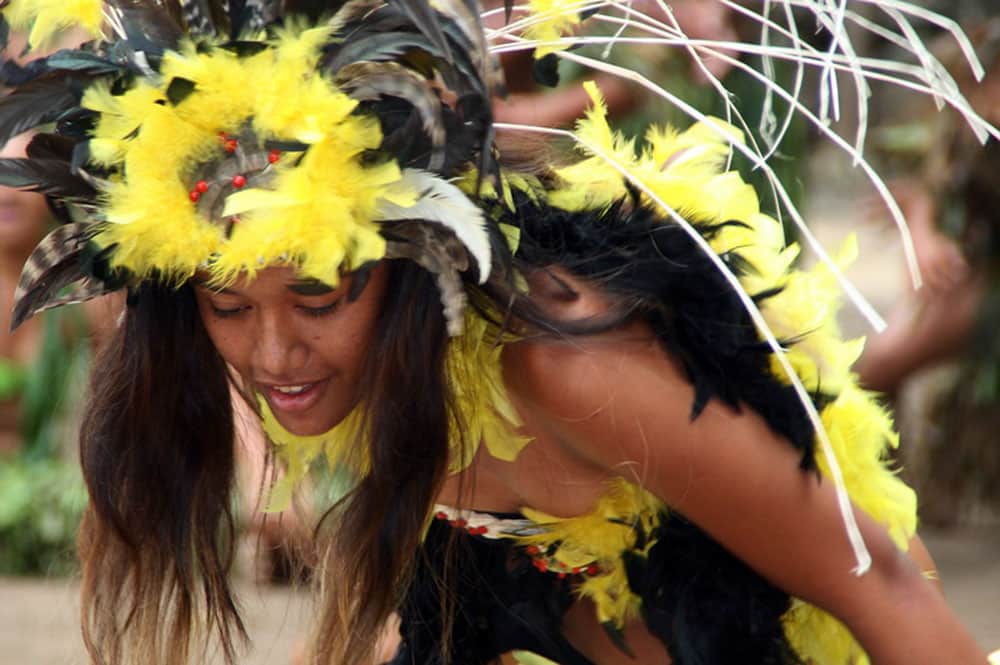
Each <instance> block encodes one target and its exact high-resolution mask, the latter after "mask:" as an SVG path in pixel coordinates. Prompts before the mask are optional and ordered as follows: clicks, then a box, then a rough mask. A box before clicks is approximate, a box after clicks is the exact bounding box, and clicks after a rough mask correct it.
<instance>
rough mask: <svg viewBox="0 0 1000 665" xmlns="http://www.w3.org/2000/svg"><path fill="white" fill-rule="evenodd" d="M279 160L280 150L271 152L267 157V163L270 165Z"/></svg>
mask: <svg viewBox="0 0 1000 665" xmlns="http://www.w3.org/2000/svg"><path fill="white" fill-rule="evenodd" d="M279 159H281V151H280V150H272V151H271V152H270V153H268V155H267V161H268V162H270V163H271V164H274V163H275V162H277V161H278V160H279Z"/></svg>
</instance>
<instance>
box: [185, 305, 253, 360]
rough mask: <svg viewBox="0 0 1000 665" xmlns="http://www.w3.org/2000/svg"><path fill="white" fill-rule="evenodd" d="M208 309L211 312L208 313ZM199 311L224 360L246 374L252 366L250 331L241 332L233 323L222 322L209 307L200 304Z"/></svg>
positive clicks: (213, 343)
mask: <svg viewBox="0 0 1000 665" xmlns="http://www.w3.org/2000/svg"><path fill="white" fill-rule="evenodd" d="M206 309H209V311H207V312H206ZM198 311H199V312H200V313H201V321H202V325H203V326H204V327H205V332H207V333H208V338H209V339H210V340H211V341H212V345H213V346H215V350H216V351H218V353H219V355H220V356H222V359H223V360H225V361H226V363H227V364H229V365H231V366H232V367H234V368H235V369H236V370H237V371H239V372H240V374H245V373H246V372H245V370H246V368H247V367H249V364H250V344H249V341H250V340H251V339H252V336H251V335H249V334H247V332H248V331H246V330H241V329H240V326H238V325H236V324H235V323H233V322H231V321H225V320H220V319H219V318H218V317H216V316H214V315H213V314H212V313H211V311H210V308H209V307H208V305H206V304H205V303H203V302H201V301H200V300H199V302H198Z"/></svg>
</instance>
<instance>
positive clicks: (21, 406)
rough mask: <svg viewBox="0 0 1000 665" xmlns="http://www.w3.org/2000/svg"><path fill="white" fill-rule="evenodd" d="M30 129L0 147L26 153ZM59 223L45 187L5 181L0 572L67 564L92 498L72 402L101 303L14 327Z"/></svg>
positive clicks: (1, 195) (12, 154)
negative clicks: (32, 266) (16, 306)
mask: <svg viewBox="0 0 1000 665" xmlns="http://www.w3.org/2000/svg"><path fill="white" fill-rule="evenodd" d="M30 139H31V136H30V135H27V134H25V135H21V136H18V137H16V138H14V139H12V140H11V141H9V142H8V143H7V145H5V146H4V147H3V150H2V152H0V157H3V158H16V157H24V156H25V148H26V147H27V145H28V142H29V141H30ZM53 223H54V222H53V220H52V218H51V216H50V214H49V209H48V207H47V205H46V203H45V200H44V199H43V198H42V196H41V195H39V194H34V193H30V192H21V191H16V190H12V189H9V188H6V187H0V574H28V573H41V574H48V573H60V572H64V571H65V570H67V568H68V567H69V566H70V565H71V562H72V561H73V543H74V539H75V535H76V525H77V522H78V521H79V516H80V514H81V512H82V510H83V505H84V502H85V495H84V489H83V485H82V480H81V478H80V472H79V470H78V464H77V462H76V460H75V458H74V456H73V455H72V452H71V448H72V446H71V442H72V441H73V440H74V432H73V429H74V427H73V425H74V424H75V419H74V418H73V411H74V402H75V400H76V398H77V396H79V395H80V394H81V392H82V388H83V384H84V381H85V372H86V369H85V367H86V361H87V358H88V356H89V351H90V348H89V345H90V343H91V341H90V340H91V339H92V338H91V335H90V329H91V328H93V327H94V326H93V324H92V323H91V319H93V318H94V317H97V316H99V315H100V309H99V307H97V306H95V307H91V308H89V310H90V312H91V314H90V315H88V314H87V313H86V312H85V311H83V310H82V309H81V308H79V307H76V308H70V309H68V310H67V311H65V312H60V311H53V312H49V313H47V314H45V315H44V316H42V317H41V318H40V319H39V320H38V321H28V322H27V323H25V325H23V326H21V327H20V328H19V329H18V330H17V331H16V332H15V333H13V334H11V333H8V332H7V331H8V330H9V329H10V311H11V307H12V304H13V301H14V291H15V289H16V288H17V282H18V278H19V277H20V274H21V266H22V265H23V264H24V262H25V260H26V259H27V258H28V255H29V253H30V252H31V250H32V249H33V245H35V244H37V243H38V242H39V241H40V240H41V239H42V237H43V236H44V235H45V233H46V231H47V230H48V229H49V227H50V225H52V224H53Z"/></svg>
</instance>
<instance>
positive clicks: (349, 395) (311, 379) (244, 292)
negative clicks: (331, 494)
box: [194, 264, 387, 436]
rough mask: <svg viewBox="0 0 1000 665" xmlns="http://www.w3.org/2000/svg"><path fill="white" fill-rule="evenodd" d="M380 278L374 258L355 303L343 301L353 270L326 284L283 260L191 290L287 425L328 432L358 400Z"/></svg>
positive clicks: (218, 344) (216, 338)
mask: <svg viewBox="0 0 1000 665" xmlns="http://www.w3.org/2000/svg"><path fill="white" fill-rule="evenodd" d="M386 279H387V277H386V268H385V265H384V264H379V265H378V266H377V267H376V268H375V269H374V270H373V271H372V274H371V280H370V282H369V283H368V285H367V286H366V287H365V289H364V291H363V292H362V294H361V296H360V297H359V298H358V299H357V300H355V301H354V302H348V301H347V294H348V292H349V290H350V286H351V281H352V278H351V276H349V275H348V276H346V277H344V278H343V279H342V280H341V283H340V285H339V286H338V287H337V288H336V289H332V290H331V289H330V288H329V287H327V286H325V285H323V284H319V283H317V282H313V281H303V280H301V279H299V278H298V277H296V274H295V270H294V269H293V268H288V267H275V268H267V269H265V270H261V271H260V272H259V273H257V276H256V278H255V279H253V280H251V281H247V280H240V281H238V282H236V283H235V284H234V285H233V286H231V287H229V288H227V289H223V290H213V289H211V288H209V287H208V286H205V285H204V284H196V285H195V289H194V291H195V297H196V298H197V301H198V309H199V311H200V312H201V318H202V321H204V323H205V328H206V329H207V330H208V335H209V337H211V339H212V342H213V343H214V344H215V348H216V349H218V351H219V354H220V355H222V357H223V359H224V360H225V361H226V362H227V363H229V364H230V365H231V366H232V367H234V368H235V369H236V370H237V371H238V372H239V373H240V376H241V377H242V378H243V380H244V381H245V382H246V384H247V386H248V387H249V388H252V389H253V390H255V391H256V392H258V393H260V394H262V395H263V396H264V398H265V399H266V400H267V403H268V405H269V406H270V407H271V411H272V412H273V413H274V416H275V417H276V418H277V419H278V422H280V423H281V425H282V426H283V427H284V428H285V429H287V430H288V431H290V432H292V433H293V434H298V435H301V436H307V435H313V434H322V433H324V432H326V431H328V430H329V429H330V428H332V427H333V426H334V425H336V424H337V423H339V422H340V421H341V420H343V419H344V417H346V416H347V414H348V413H350V411H351V408H352V407H353V406H354V405H355V403H356V402H357V398H358V385H359V382H360V381H361V374H362V371H363V365H364V360H365V355H366V352H367V349H368V343H369V340H370V339H371V338H372V336H373V335H374V333H375V322H376V319H377V317H378V313H379V310H380V308H381V305H382V300H383V294H384V293H385V283H386Z"/></svg>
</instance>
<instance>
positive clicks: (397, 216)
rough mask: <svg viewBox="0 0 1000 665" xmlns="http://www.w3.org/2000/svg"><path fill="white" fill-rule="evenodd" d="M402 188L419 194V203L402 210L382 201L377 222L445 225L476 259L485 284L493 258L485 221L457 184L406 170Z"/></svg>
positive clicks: (481, 279)
mask: <svg viewBox="0 0 1000 665" xmlns="http://www.w3.org/2000/svg"><path fill="white" fill-rule="evenodd" d="M399 185H400V187H402V188H407V189H414V190H416V191H417V192H419V195H418V197H417V201H416V203H414V204H413V205H412V206H409V207H403V206H400V205H397V204H395V203H392V202H390V201H388V200H385V199H383V200H381V201H379V206H378V212H377V213H376V219H377V220H378V221H380V222H388V221H392V220H401V219H423V220H427V221H429V222H437V223H438V224H441V225H443V226H446V227H447V228H449V229H451V230H452V231H454V233H455V236H456V237H458V239H459V240H460V241H461V242H462V244H463V245H465V247H466V249H468V250H469V253H470V254H471V255H472V257H473V258H474V259H475V260H476V267H477V268H478V269H479V283H480V284H482V283H484V282H485V281H486V280H487V279H488V278H489V276H490V266H491V262H492V256H491V253H490V236H489V233H488V232H487V230H486V218H485V217H484V215H483V211H482V210H480V209H479V206H477V205H476V204H474V203H473V202H472V201H470V200H469V197H467V196H466V195H465V193H464V192H463V191H462V190H461V189H459V188H458V187H456V186H455V185H453V184H451V183H450V182H448V181H447V180H444V179H442V178H440V177H438V176H436V175H434V174H433V173H428V172H427V171H421V170H420V169H405V170H404V171H403V179H402V180H401V181H400V183H399Z"/></svg>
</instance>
